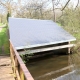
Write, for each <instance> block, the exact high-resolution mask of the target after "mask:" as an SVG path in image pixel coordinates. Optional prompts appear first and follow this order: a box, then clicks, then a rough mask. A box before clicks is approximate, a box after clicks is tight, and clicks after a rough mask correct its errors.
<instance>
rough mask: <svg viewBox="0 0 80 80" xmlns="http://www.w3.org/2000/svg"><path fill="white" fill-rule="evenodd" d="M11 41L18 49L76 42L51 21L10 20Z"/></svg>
mask: <svg viewBox="0 0 80 80" xmlns="http://www.w3.org/2000/svg"><path fill="white" fill-rule="evenodd" d="M9 32H10V40H11V41H12V43H13V45H14V47H15V48H16V49H23V48H25V46H26V48H30V47H37V46H45V45H51V44H57V43H63V42H68V41H74V40H76V39H75V38H74V37H73V36H72V35H70V34H69V33H68V32H66V31H65V30H64V29H62V28H61V27H60V26H58V25H57V24H56V23H55V22H53V21H51V20H37V19H26V18H9Z"/></svg>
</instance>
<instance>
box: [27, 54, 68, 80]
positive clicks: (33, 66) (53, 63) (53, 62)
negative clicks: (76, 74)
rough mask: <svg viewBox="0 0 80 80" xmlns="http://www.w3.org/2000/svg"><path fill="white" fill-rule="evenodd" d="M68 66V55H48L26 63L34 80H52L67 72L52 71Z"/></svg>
mask: <svg viewBox="0 0 80 80" xmlns="http://www.w3.org/2000/svg"><path fill="white" fill-rule="evenodd" d="M67 66H68V55H49V56H45V57H41V58H38V59H35V60H32V61H29V62H28V63H27V67H28V69H29V71H30V73H31V74H32V76H33V78H34V79H35V80H52V79H54V78H56V77H59V76H61V75H63V74H66V73H68V72H69V70H68V69H67V70H64V71H61V72H58V73H54V71H56V70H59V69H62V68H64V67H67Z"/></svg>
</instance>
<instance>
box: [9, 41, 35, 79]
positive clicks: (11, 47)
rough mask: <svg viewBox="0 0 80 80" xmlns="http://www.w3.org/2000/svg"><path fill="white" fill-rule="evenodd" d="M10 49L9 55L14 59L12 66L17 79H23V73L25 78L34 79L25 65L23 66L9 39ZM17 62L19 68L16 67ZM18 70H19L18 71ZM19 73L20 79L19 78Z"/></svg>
mask: <svg viewBox="0 0 80 80" xmlns="http://www.w3.org/2000/svg"><path fill="white" fill-rule="evenodd" d="M10 49H11V54H12V55H11V56H12V58H13V60H14V61H13V63H14V64H15V65H14V67H15V70H16V75H17V78H18V80H24V78H23V75H24V76H25V80H34V79H33V77H32V76H31V74H30V72H29V71H28V69H27V67H26V66H25V64H24V62H23V61H22V59H21V57H20V56H19V53H18V52H17V51H16V49H15V48H14V46H13V45H12V43H11V41H10ZM14 55H15V56H14ZM16 59H17V60H16ZM16 61H17V63H16ZM17 64H19V67H20V68H19V67H18V65H17ZM20 70H21V72H19V71H20ZM20 75H21V78H22V79H20Z"/></svg>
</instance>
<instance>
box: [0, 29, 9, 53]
mask: <svg viewBox="0 0 80 80" xmlns="http://www.w3.org/2000/svg"><path fill="white" fill-rule="evenodd" d="M3 53H4V54H8V53H9V40H8V35H7V28H3V29H2V31H1V32H0V54H3Z"/></svg>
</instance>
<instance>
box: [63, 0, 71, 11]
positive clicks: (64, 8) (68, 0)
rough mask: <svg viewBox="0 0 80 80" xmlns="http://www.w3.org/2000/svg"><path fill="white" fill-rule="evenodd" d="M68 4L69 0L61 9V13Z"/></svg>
mask: <svg viewBox="0 0 80 80" xmlns="http://www.w3.org/2000/svg"><path fill="white" fill-rule="evenodd" d="M69 2H70V0H68V1H67V3H66V4H65V6H64V7H63V8H62V11H63V10H64V9H65V8H66V6H67V5H68V3H69Z"/></svg>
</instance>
